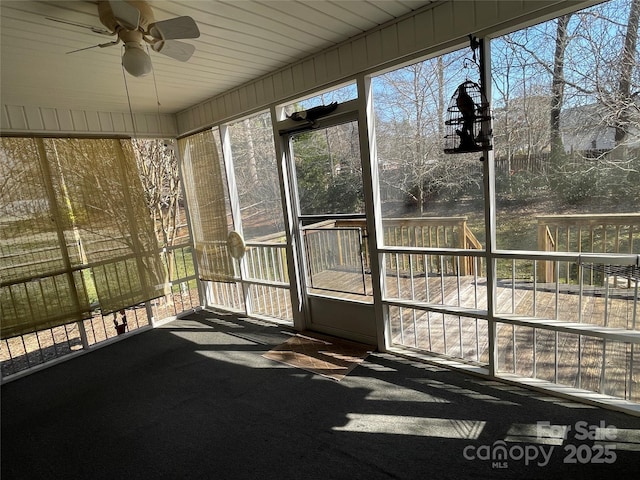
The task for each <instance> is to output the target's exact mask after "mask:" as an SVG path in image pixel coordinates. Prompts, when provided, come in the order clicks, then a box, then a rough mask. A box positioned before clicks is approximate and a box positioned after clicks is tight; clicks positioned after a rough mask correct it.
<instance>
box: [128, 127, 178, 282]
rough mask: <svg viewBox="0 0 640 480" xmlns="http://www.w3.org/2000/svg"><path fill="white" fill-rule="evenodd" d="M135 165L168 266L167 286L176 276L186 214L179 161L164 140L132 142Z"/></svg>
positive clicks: (137, 140)
mask: <svg viewBox="0 0 640 480" xmlns="http://www.w3.org/2000/svg"><path fill="white" fill-rule="evenodd" d="M133 146H134V152H135V155H136V162H137V164H138V170H139V172H140V178H141V180H142V186H143V188H144V195H145V200H146V202H147V206H148V207H149V211H150V212H151V215H152V218H153V223H154V226H155V231H156V235H157V237H158V240H159V242H160V243H161V245H162V247H163V249H164V252H165V260H166V264H167V278H166V279H165V280H166V281H167V282H168V281H171V280H172V279H173V278H174V276H175V273H176V272H175V271H174V263H175V262H174V261H173V250H172V249H171V248H169V247H172V246H173V245H174V244H175V241H176V239H177V238H178V237H179V229H180V227H181V226H182V222H181V219H182V218H184V212H183V211H182V209H181V202H182V187H181V184H180V174H179V169H178V160H177V158H176V155H175V152H174V150H173V148H172V146H171V144H169V143H167V142H165V141H164V140H161V139H136V140H134V141H133Z"/></svg>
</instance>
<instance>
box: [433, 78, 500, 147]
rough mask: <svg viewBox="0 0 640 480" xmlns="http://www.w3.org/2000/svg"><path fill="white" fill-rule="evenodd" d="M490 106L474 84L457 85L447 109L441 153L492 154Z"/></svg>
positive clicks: (468, 82) (469, 82) (478, 87)
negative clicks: (487, 151) (490, 151)
mask: <svg viewBox="0 0 640 480" xmlns="http://www.w3.org/2000/svg"><path fill="white" fill-rule="evenodd" d="M490 119H491V117H490V115H489V102H487V99H486V97H485V95H484V93H483V92H482V89H481V88H480V86H479V85H478V84H477V83H474V82H471V81H469V80H467V81H466V82H464V83H462V84H460V85H459V86H458V88H457V89H456V91H455V93H454V94H453V96H452V97H451V101H450V102H449V108H447V120H446V121H445V122H444V123H445V126H446V132H445V133H446V135H445V148H444V153H470V152H481V151H484V150H491V148H492V147H491V131H490V126H489V125H490V123H489V120H490Z"/></svg>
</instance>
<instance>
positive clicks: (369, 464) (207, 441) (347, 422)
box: [1, 311, 640, 480]
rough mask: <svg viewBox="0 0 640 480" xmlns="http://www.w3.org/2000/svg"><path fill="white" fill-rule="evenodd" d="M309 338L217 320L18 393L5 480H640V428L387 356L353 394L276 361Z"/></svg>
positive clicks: (131, 341) (52, 372)
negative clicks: (274, 356) (277, 352)
mask: <svg viewBox="0 0 640 480" xmlns="http://www.w3.org/2000/svg"><path fill="white" fill-rule="evenodd" d="M293 333H294V332H293V331H291V330H289V329H287V328H286V327H282V326H278V325H274V324H271V323H267V322H262V321H258V320H250V319H242V318H236V317H234V316H231V315H221V314H217V313H211V312H205V311H203V312H199V313H195V314H192V315H190V316H188V317H186V318H183V319H181V320H176V321H174V322H172V323H169V324H167V325H165V326H163V327H160V328H157V329H154V330H151V331H148V332H144V333H141V334H139V335H136V336H132V337H130V338H127V339H125V340H123V341H121V342H118V343H115V344H113V345H110V346H107V347H104V348H101V349H99V350H97V351H95V352H92V353H91V354H88V355H84V356H81V357H78V358H74V359H72V360H69V361H67V362H65V363H62V364H60V365H56V366H54V367H52V368H49V369H47V370H43V371H41V372H37V373H35V374H33V375H30V376H28V377H25V378H21V379H18V380H16V381H13V382H10V383H8V384H6V385H4V386H3V387H2V452H1V453H2V465H1V474H2V478H3V480H11V479H33V478H65V479H120V478H123V479H124V478H126V479H200V478H202V479H213V478H224V479H252V480H253V479H350V480H352V479H358V478H363V479H390V478H395V479H410V480H419V479H423V478H424V479H427V478H429V479H447V478H451V479H466V478H469V479H471V478H474V479H478V478H518V479H525V478H531V479H534V478H536V479H537V478H547V479H548V478H605V477H607V478H614V476H616V475H626V476H627V477H628V478H633V477H634V476H635V475H636V474H637V468H638V465H640V418H637V417H633V416H628V415H625V414H622V413H618V412H613V411H608V410H603V409H599V408H595V407H590V406H587V405H582V404H577V403H572V402H569V401H566V400H560V399H556V398H554V397H550V396H546V395H542V394H539V393H533V392H530V391H527V390H524V389H522V388H519V387H513V386H509V385H505V384H502V383H499V382H494V381H490V380H483V379H480V378H475V377H470V376H467V375H464V374H462V373H459V372H454V371H449V370H446V369H444V368H440V367H436V366H432V365H428V364H424V363H418V362H413V361H410V360H406V359H402V358H398V357H395V356H392V355H388V354H382V353H373V354H371V355H369V356H368V357H367V358H366V360H365V361H364V362H363V363H362V364H360V365H359V366H358V367H356V368H355V369H354V370H353V371H352V372H351V373H350V374H349V375H348V376H347V377H346V378H344V379H343V380H342V381H341V382H339V383H338V382H335V381H333V380H330V379H327V378H324V377H321V376H318V375H314V374H312V373H309V372H306V371H304V370H299V369H295V368H292V367H289V366H286V365H283V364H280V363H277V362H274V361H271V360H269V359H266V358H264V357H263V356H262V354H263V353H265V352H266V351H268V350H270V349H271V348H272V347H274V346H276V345H279V344H280V343H282V342H283V341H284V340H286V339H287V338H289V337H290V336H291V335H292V334H293ZM603 426H611V428H610V429H608V430H603V429H601V427H603ZM613 427H615V429H614V428H613ZM595 436H598V437H599V438H600V440H598V439H594V438H593V437H595ZM500 447H502V448H500ZM630 448H635V449H636V451H630V450H629V449H630ZM501 455H502V456H501ZM492 456H493V457H495V458H492ZM571 462H574V463H571Z"/></svg>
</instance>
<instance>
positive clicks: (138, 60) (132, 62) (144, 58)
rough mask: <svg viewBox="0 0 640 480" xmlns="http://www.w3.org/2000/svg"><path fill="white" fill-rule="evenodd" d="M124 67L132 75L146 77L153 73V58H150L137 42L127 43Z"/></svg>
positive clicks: (123, 58) (123, 56) (123, 59)
mask: <svg viewBox="0 0 640 480" xmlns="http://www.w3.org/2000/svg"><path fill="white" fill-rule="evenodd" d="M122 66H123V67H124V69H125V70H126V71H127V72H128V73H129V74H130V75H133V76H134V77H144V76H145V75H147V74H149V73H150V72H151V58H149V55H147V53H146V52H145V51H144V50H143V49H142V46H141V45H140V44H138V43H135V42H129V43H125V45H124V54H123V55H122Z"/></svg>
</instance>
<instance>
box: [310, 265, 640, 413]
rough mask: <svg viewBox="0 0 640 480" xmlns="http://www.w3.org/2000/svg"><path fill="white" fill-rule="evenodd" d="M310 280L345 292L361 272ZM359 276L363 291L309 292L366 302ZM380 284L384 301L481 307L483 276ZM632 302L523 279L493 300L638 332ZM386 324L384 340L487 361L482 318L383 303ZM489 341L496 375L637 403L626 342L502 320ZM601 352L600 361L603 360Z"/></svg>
mask: <svg viewBox="0 0 640 480" xmlns="http://www.w3.org/2000/svg"><path fill="white" fill-rule="evenodd" d="M367 277H370V276H369V275H367ZM314 279H315V280H316V281H318V282H320V283H322V284H323V285H324V287H325V288H327V287H329V288H332V289H335V290H341V289H345V290H352V291H353V285H354V284H359V285H362V276H361V275H358V274H357V273H355V272H345V271H327V272H322V273H321V274H316V275H315V277H314ZM365 281H366V285H367V289H368V290H367V293H368V295H354V294H352V293H337V292H333V293H332V292H330V291H328V290H322V291H315V292H314V293H322V294H329V295H331V294H335V295H337V296H340V297H343V298H357V299H359V300H362V299H369V300H372V296H371V279H370V278H365ZM385 284H386V292H384V297H385V298H387V299H401V300H416V301H420V302H428V303H433V304H434V305H440V306H444V307H466V308H472V309H480V310H486V309H487V288H486V279H484V278H476V277H473V276H460V277H458V276H442V277H441V276H430V277H428V278H425V277H424V276H421V277H414V278H413V279H411V278H409V277H403V276H397V275H393V276H388V277H387V279H386V282H385ZM443 287H444V288H443ZM443 292H444V295H443ZM605 294H606V295H608V296H605ZM556 296H557V299H556ZM605 300H607V301H606V302H605ZM633 304H634V289H633V288H610V289H609V290H608V292H605V289H604V288H603V287H600V288H595V287H588V288H587V287H585V288H584V289H583V292H582V295H580V292H579V290H577V289H576V287H574V286H564V285H562V286H561V288H560V289H559V290H558V291H557V292H556V288H555V285H554V284H536V285H535V288H534V284H533V283H532V282H525V281H523V282H519V283H518V282H516V284H515V285H512V284H511V283H506V282H499V284H498V287H497V289H496V298H495V310H496V312H497V313H498V315H499V314H509V315H513V314H515V315H521V316H527V317H536V318H540V319H548V320H555V319H557V320H562V321H567V322H580V323H584V324H592V325H597V326H609V327H615V328H625V329H633V328H634V323H635V329H638V330H640V322H638V321H636V322H634V319H633V315H634V312H633ZM605 312H606V316H605ZM390 322H391V333H392V342H393V343H394V344H396V345H404V346H410V347H415V348H419V349H423V350H425V351H428V352H431V353H436V354H441V355H448V356H452V357H456V358H461V359H464V360H466V361H470V362H478V363H481V364H482V363H484V364H486V363H487V362H488V358H489V356H488V322H487V321H486V320H482V319H475V318H472V317H464V316H458V315H443V314H441V313H439V312H426V311H422V310H416V309H410V308H407V307H391V308H390ZM497 341H498V352H499V353H498V371H499V372H504V373H515V374H517V375H520V376H524V377H532V378H539V379H544V380H548V381H550V382H554V383H558V384H561V385H568V386H571V387H576V388H583V389H587V390H592V391H596V392H600V393H607V394H610V395H614V396H618V397H622V398H631V399H632V400H634V401H640V371H638V360H637V359H634V361H633V364H634V366H635V371H634V376H633V379H630V376H629V365H630V364H631V358H630V355H631V345H630V344H625V343H622V342H615V341H607V342H606V343H605V342H604V341H603V340H602V339H600V338H596V337H589V336H586V335H577V334H569V333H563V332H558V333H556V332H554V331H551V330H545V329H542V328H536V329H535V330H534V328H532V327H528V326H517V325H516V326H513V325H511V324H508V323H498V326H497ZM514 346H515V348H514ZM514 350H515V352H514ZM635 350H636V352H634V353H636V358H637V357H638V356H639V355H640V351H639V350H640V348H638V347H636V348H635ZM605 355H606V362H604V363H603V358H604V356H605ZM556 357H557V358H556ZM630 389H631V390H630ZM629 391H631V394H629Z"/></svg>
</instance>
